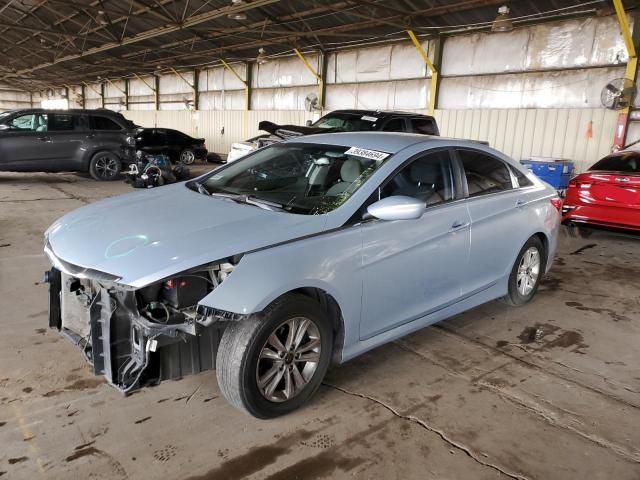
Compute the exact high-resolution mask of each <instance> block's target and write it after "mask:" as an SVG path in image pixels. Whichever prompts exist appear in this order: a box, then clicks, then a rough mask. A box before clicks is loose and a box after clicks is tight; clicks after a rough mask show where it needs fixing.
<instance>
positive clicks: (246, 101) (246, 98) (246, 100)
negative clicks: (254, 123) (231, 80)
mask: <svg viewBox="0 0 640 480" xmlns="http://www.w3.org/2000/svg"><path fill="white" fill-rule="evenodd" d="M220 61H221V62H222V65H224V68H226V69H227V70H229V71H230V72H231V73H233V74H234V75H235V77H236V78H237V79H238V80H240V81H241V82H242V84H243V85H244V109H245V110H249V84H248V83H247V81H246V80H244V79H243V78H242V77H241V76H240V74H239V73H238V72H236V71H235V69H234V68H233V67H232V66H231V65H229V64H228V63H227V62H226V61H225V60H224V58H221V59H220ZM248 78H249V77H248V76H247V79H248Z"/></svg>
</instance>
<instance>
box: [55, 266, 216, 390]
mask: <svg viewBox="0 0 640 480" xmlns="http://www.w3.org/2000/svg"><path fill="white" fill-rule="evenodd" d="M45 280H46V281H47V282H48V283H49V326H50V327H51V328H55V329H57V330H58V331H59V332H60V333H61V334H62V335H63V336H65V337H66V338H67V339H69V340H70V341H71V342H72V343H74V344H75V345H76V346H78V347H79V348H80V349H81V351H82V352H83V354H84V356H85V358H86V359H87V361H88V362H89V363H90V364H91V365H92V366H93V370H94V373H95V374H96V375H103V376H104V377H105V378H106V379H107V381H108V382H109V383H110V384H111V385H113V386H114V387H116V388H117V389H118V390H120V391H121V392H123V393H125V394H126V393H130V392H132V391H134V390H136V389H138V388H141V387H143V386H146V385H152V384H157V383H159V382H160V381H162V380H167V379H175V378H181V377H183V376H186V375H192V374H196V373H199V372H202V371H204V370H210V369H214V368H215V360H216V354H217V350H218V344H219V340H220V336H221V334H222V331H223V329H224V322H220V323H211V324H210V325H208V326H203V325H201V324H199V323H196V322H179V323H169V322H167V323H158V322H152V321H150V320H148V319H147V318H145V317H143V316H141V315H140V313H139V311H138V307H137V304H136V297H135V292H134V291H131V290H122V289H117V288H113V287H110V288H106V287H105V286H103V285H101V284H100V283H98V282H95V281H86V280H83V281H79V280H78V279H76V278H74V277H71V276H69V275H66V274H64V273H61V272H60V271H59V270H57V269H55V268H52V269H51V270H50V271H48V272H47V273H46V275H45Z"/></svg>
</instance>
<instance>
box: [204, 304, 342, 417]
mask: <svg viewBox="0 0 640 480" xmlns="http://www.w3.org/2000/svg"><path fill="white" fill-rule="evenodd" d="M298 317H303V318H304V319H307V320H310V321H311V322H312V323H313V325H314V326H315V327H317V330H316V333H317V334H319V339H320V341H319V346H320V352H319V360H318V361H317V362H311V363H310V362H304V361H302V360H297V361H294V360H293V359H292V358H289V359H288V361H289V362H300V363H294V364H293V365H301V366H302V373H304V370H305V369H306V368H307V366H308V365H310V364H311V366H312V367H313V364H316V365H317V366H316V367H315V370H314V371H313V373H312V374H311V375H310V376H309V378H308V380H307V383H306V384H305V385H304V387H302V388H300V389H299V392H298V393H297V394H295V395H294V396H292V397H291V398H289V399H284V400H280V401H272V400H269V399H267V397H266V396H265V395H264V394H263V392H261V390H260V388H259V386H258V375H259V373H260V372H261V371H262V370H259V369H260V368H263V367H264V366H265V365H264V362H269V361H270V362H271V363H272V364H273V368H275V369H276V372H277V373H275V374H274V377H273V378H274V379H275V377H276V376H277V375H278V374H279V373H280V370H282V368H281V367H280V366H276V362H282V363H283V365H285V366H284V369H285V372H284V373H283V374H285V375H291V376H290V377H289V378H290V379H293V378H294V377H295V375H293V373H291V372H292V370H291V368H292V366H291V364H289V372H290V373H289V374H287V371H286V369H287V364H286V363H284V362H285V360H282V361H280V360H269V359H260V354H261V352H262V351H263V348H267V346H268V345H267V340H268V339H269V338H270V335H271V334H272V333H273V334H276V333H277V334H278V335H282V333H283V332H284V331H287V330H282V329H288V324H287V322H288V321H292V319H295V318H298ZM305 338H307V342H310V341H311V338H310V337H305ZM301 344H302V343H301ZM332 350H333V331H332V328H331V324H330V322H329V319H328V318H327V314H326V313H325V311H324V310H323V309H322V307H321V306H320V305H319V304H318V303H317V302H316V301H315V300H313V299H311V298H309V297H306V296H304V295H299V294H289V295H286V296H284V297H282V298H280V299H278V300H276V301H275V302H274V303H272V304H271V305H270V306H269V307H267V308H266V309H265V310H264V311H263V312H262V313H261V314H260V315H253V316H251V317H249V318H247V319H245V320H241V321H239V322H236V323H230V324H229V325H228V326H227V328H226V329H225V331H224V333H223V335H222V339H221V340H220V346H219V348H218V354H217V359H216V375H217V377H218V385H219V386H220V390H221V391H222V394H223V395H224V396H225V398H226V399H227V400H228V401H229V403H231V404H232V405H233V406H235V407H236V408H238V409H240V410H241V411H244V412H246V413H248V414H250V415H253V416H254V417H257V418H263V419H266V418H274V417H278V416H280V415H284V414H286V413H289V412H291V411H293V410H295V409H297V408H299V407H300V406H301V405H303V404H304V403H305V402H306V401H307V400H309V398H311V396H312V395H313V394H314V393H315V392H316V390H317V389H318V387H319V386H320V383H321V382H322V379H323V378H324V376H325V374H326V372H327V368H328V367H329V363H330V361H331V356H332ZM312 353H315V352H312ZM287 357H291V355H287ZM259 362H260V364H259ZM293 368H296V372H300V370H298V367H293ZM267 376H268V375H267V374H264V375H263V378H264V377H267ZM280 378H281V380H277V385H278V386H279V385H283V386H284V385H286V384H285V383H284V382H285V380H286V379H285V378H284V377H280ZM298 378H299V377H298ZM291 381H293V380H291ZM267 383H271V382H267Z"/></svg>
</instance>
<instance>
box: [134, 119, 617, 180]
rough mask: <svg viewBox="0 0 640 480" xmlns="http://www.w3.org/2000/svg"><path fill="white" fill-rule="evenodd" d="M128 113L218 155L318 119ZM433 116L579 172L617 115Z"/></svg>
mask: <svg viewBox="0 0 640 480" xmlns="http://www.w3.org/2000/svg"><path fill="white" fill-rule="evenodd" d="M415 111H416V112H419V113H426V110H415ZM124 113H125V115H126V116H127V118H129V119H130V120H132V121H134V122H135V123H137V124H138V125H141V126H143V127H154V126H159V127H165V128H175V129H178V130H182V131H183V132H185V133H189V134H190V135H193V136H197V137H203V138H205V139H206V140H207V146H208V148H209V150H211V151H213V152H219V153H227V152H228V151H229V149H230V147H231V144H232V143H233V142H238V141H242V140H246V139H247V138H250V137H252V136H255V135H258V134H259V133H260V132H259V131H258V123H259V122H260V121H262V120H269V121H272V122H276V123H280V124H294V125H304V123H305V121H306V120H307V119H313V118H317V117H318V115H319V113H317V114H315V116H314V114H311V113H308V112H303V111H300V110H289V111H284V110H280V111H248V112H245V111H198V112H188V111H159V112H156V111H129V112H124ZM435 116H436V119H437V120H438V124H439V125H440V132H441V134H442V135H443V136H447V137H455V138H468V139H472V140H483V141H487V142H489V144H490V145H491V146H492V147H494V148H496V149H498V150H500V151H502V152H504V153H506V154H507V155H510V156H512V157H513V158H515V159H518V160H520V159H524V158H530V157H532V156H536V157H538V156H542V157H557V158H568V159H572V160H574V161H575V162H576V167H577V168H578V169H580V170H585V169H586V168H587V167H588V166H589V165H591V164H592V163H593V162H594V161H596V160H597V159H598V158H600V157H602V156H603V155H605V154H607V153H608V152H609V148H610V145H611V139H612V135H613V131H614V129H615V125H616V120H617V112H614V111H610V110H604V109H601V108H573V109H571V108H547V109H502V110H484V109H475V110H437V111H436V115H435ZM263 133H264V132H263Z"/></svg>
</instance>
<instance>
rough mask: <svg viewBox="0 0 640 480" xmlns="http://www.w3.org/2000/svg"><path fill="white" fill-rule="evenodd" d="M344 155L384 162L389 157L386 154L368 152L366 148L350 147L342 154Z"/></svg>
mask: <svg viewBox="0 0 640 480" xmlns="http://www.w3.org/2000/svg"><path fill="white" fill-rule="evenodd" d="M344 153H345V155H354V156H356V157H362V158H368V159H369V160H378V161H380V160H384V159H385V158H387V157H388V156H389V154H388V153H385V152H378V151H376V150H368V149H366V148H360V147H351V148H350V149H349V150H347V151H346V152H344Z"/></svg>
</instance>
